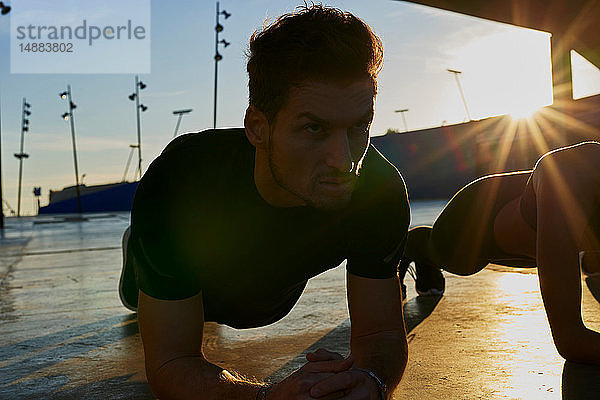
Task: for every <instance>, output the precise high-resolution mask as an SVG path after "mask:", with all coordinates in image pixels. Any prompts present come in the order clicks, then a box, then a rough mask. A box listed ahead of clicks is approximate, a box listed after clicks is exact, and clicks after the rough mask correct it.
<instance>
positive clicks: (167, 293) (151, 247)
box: [128, 156, 201, 300]
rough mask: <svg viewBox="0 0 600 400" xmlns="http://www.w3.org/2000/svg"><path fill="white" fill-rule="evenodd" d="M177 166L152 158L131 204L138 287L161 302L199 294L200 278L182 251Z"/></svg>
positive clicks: (131, 246)
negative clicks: (175, 179)
mask: <svg viewBox="0 0 600 400" xmlns="http://www.w3.org/2000/svg"><path fill="white" fill-rule="evenodd" d="M177 164H178V163H177V162H172V160H170V159H169V157H165V156H161V157H159V158H158V159H156V160H155V161H154V162H153V163H152V165H151V166H150V167H149V168H148V171H147V172H146V174H145V175H144V177H143V179H142V181H141V182H140V185H139V186H138V190H137V191H136V195H135V198H134V202H133V208H132V212H131V214H132V218H131V221H132V223H131V237H130V239H129V244H128V246H129V248H128V250H129V251H130V252H131V254H132V258H131V262H132V263H133V266H134V270H135V275H136V282H137V285H138V288H139V289H141V290H142V291H143V292H144V293H146V294H147V295H149V296H152V297H155V298H158V299H162V300H180V299H184V298H188V297H190V296H193V295H195V294H197V293H199V292H200V290H201V284H200V279H199V277H198V276H197V274H196V273H195V272H194V269H193V268H191V265H190V260H189V259H188V258H186V256H185V254H186V252H185V251H184V249H182V246H184V245H185V239H184V236H185V234H186V233H185V232H184V231H185V229H186V224H185V223H182V218H184V216H183V215H182V212H181V211H180V210H185V209H188V210H189V208H187V207H186V204H185V203H182V202H181V201H182V200H181V199H182V196H181V195H180V194H179V193H180V192H181V191H182V190H181V187H182V186H185V182H181V181H177V182H174V179H173V177H174V176H177V170H178V165H177Z"/></svg>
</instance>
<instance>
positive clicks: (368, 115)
mask: <svg viewBox="0 0 600 400" xmlns="http://www.w3.org/2000/svg"><path fill="white" fill-rule="evenodd" d="M303 117H304V118H308V119H311V120H313V121H315V122H318V123H320V124H327V120H325V119H323V118H321V117H317V116H316V115H315V114H313V113H311V112H308V111H305V112H301V113H300V114H298V117H297V118H298V119H300V118H303ZM372 118H373V110H368V111H367V112H366V113H364V114H363V115H362V116H360V117H359V118H358V119H357V121H359V122H362V121H366V120H371V119H372Z"/></svg>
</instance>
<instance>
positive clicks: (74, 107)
mask: <svg viewBox="0 0 600 400" xmlns="http://www.w3.org/2000/svg"><path fill="white" fill-rule="evenodd" d="M69 107H71V110H74V109H76V108H77V105H76V104H75V103H73V102H71V103H70V104H69Z"/></svg>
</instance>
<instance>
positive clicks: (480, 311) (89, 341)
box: [0, 202, 600, 400]
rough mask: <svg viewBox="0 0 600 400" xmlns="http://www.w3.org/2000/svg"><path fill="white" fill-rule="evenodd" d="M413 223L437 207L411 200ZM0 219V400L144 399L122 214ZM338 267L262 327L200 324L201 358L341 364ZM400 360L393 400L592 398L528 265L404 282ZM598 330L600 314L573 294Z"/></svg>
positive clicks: (599, 379) (260, 366)
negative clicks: (123, 292) (127, 289)
mask: <svg viewBox="0 0 600 400" xmlns="http://www.w3.org/2000/svg"><path fill="white" fill-rule="evenodd" d="M411 206H412V208H413V210H412V213H413V216H412V217H413V219H412V221H413V225H417V224H424V223H431V222H432V221H433V220H434V219H435V217H436V215H437V213H438V212H439V211H440V210H441V208H442V207H443V202H415V203H412V204H411ZM85 217H86V219H85V220H77V218H69V217H68V216H55V217H52V216H45V217H29V218H21V219H16V218H8V219H7V222H6V224H7V227H6V229H5V230H4V233H3V234H1V237H0V399H96V398H102V399H153V398H154V396H153V395H152V393H151V391H150V389H149V387H148V385H147V382H146V377H145V373H144V357H143V350H142V344H141V341H140V336H139V332H138V327H137V321H136V314H135V313H131V312H130V311H129V310H127V309H126V308H125V307H123V306H122V305H121V303H120V301H119V297H118V293H117V286H118V281H119V275H120V270H121V250H120V240H121V235H122V233H123V231H124V230H125V228H126V227H127V226H128V224H129V215H128V214H126V213H116V214H102V215H101V214H96V215H85ZM344 276H345V270H344V266H343V265H341V266H339V267H337V268H335V269H333V270H330V271H328V272H326V273H323V274H321V275H319V276H318V277H316V278H313V279H312V280H311V281H310V282H309V285H308V286H307V288H306V290H305V292H304V294H303V295H302V297H301V299H300V300H299V302H298V304H297V305H296V306H295V307H294V309H293V310H292V311H291V312H290V314H289V315H287V316H286V317H285V318H283V319H282V320H281V321H279V322H277V323H275V324H272V325H269V326H267V327H264V328H257V329H248V330H236V329H232V328H229V327H227V326H222V325H217V324H214V323H208V324H207V326H206V334H205V343H204V347H205V349H206V355H207V357H208V359H209V360H211V361H212V362H214V363H217V364H219V365H221V366H223V367H225V368H227V369H229V370H235V371H237V372H239V373H242V374H244V375H246V376H250V377H255V378H257V379H268V380H271V381H278V380H280V379H282V378H283V377H284V376H286V375H287V374H289V373H291V372H292V371H293V370H295V369H296V368H298V367H299V366H301V365H302V364H303V362H304V355H305V354H306V352H307V351H310V350H314V349H317V348H319V347H324V348H327V349H330V350H333V351H338V352H341V353H344V354H346V353H347V352H348V350H349V348H348V338H349V321H348V311H347V306H346V297H345V296H346V294H345V279H344ZM405 283H406V284H407V286H408V296H407V298H408V301H407V303H406V305H405V307H404V312H405V322H406V326H407V330H408V331H409V333H408V340H409V352H410V355H409V364H408V367H407V370H406V373H405V376H404V378H403V380H402V383H401V385H400V387H399V388H398V390H397V391H396V393H395V394H394V397H393V398H394V399H397V400H399V399H597V398H600V367H594V366H587V365H582V364H575V363H566V362H565V361H564V360H563V359H562V358H561V357H560V356H559V355H558V353H557V352H556V349H555V348H554V344H553V342H552V337H551V335H550V330H549V327H548V323H547V320H546V316H545V313H544V309H543V306H542V301H541V297H540V294H539V289H538V282H537V275H536V274H535V270H534V269H508V268H503V267H498V266H489V267H488V268H486V269H485V270H483V271H482V272H480V273H478V274H476V275H474V276H471V277H459V276H453V275H449V274H447V275H446V293H445V295H444V296H443V297H422V296H419V297H418V296H416V294H415V291H414V282H413V281H412V279H411V278H410V277H407V279H406V282H405ZM583 308H584V310H583V315H584V320H585V321H586V323H587V324H588V326H590V327H592V328H594V329H596V330H600V304H599V303H598V302H597V301H596V300H595V299H594V298H593V296H592V295H591V293H590V291H589V289H588V288H587V287H585V284H584V290H583Z"/></svg>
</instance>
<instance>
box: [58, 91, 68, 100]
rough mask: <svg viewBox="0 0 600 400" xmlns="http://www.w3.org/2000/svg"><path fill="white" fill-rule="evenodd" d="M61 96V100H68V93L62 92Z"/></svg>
mask: <svg viewBox="0 0 600 400" xmlns="http://www.w3.org/2000/svg"><path fill="white" fill-rule="evenodd" d="M58 95H59V96H60V98H61V99H63V100H64V99H66V98H67V92H61V93H59V94H58Z"/></svg>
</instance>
